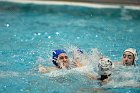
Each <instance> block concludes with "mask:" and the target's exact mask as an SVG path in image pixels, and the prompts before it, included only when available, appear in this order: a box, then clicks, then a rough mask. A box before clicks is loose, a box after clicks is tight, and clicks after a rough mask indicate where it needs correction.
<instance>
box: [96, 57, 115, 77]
mask: <svg viewBox="0 0 140 93" xmlns="http://www.w3.org/2000/svg"><path fill="white" fill-rule="evenodd" d="M98 68H99V71H98V74H99V75H110V74H111V73H112V62H111V60H110V59H109V58H105V57H103V58H101V59H100V61H99V64H98Z"/></svg>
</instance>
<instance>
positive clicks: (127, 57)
mask: <svg viewBox="0 0 140 93" xmlns="http://www.w3.org/2000/svg"><path fill="white" fill-rule="evenodd" d="M134 59H135V57H134V55H133V54H132V53H131V52H125V53H124V54H123V58H122V61H123V64H124V65H126V66H131V65H133V64H134Z"/></svg>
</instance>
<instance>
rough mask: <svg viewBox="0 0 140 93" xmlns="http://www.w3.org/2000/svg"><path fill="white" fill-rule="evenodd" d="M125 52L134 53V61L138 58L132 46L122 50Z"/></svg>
mask: <svg viewBox="0 0 140 93" xmlns="http://www.w3.org/2000/svg"><path fill="white" fill-rule="evenodd" d="M125 52H131V53H132V54H133V55H134V57H135V59H134V60H135V62H136V61H137V60H138V53H137V50H136V49H134V48H128V49H126V50H125V51H124V53H125Z"/></svg>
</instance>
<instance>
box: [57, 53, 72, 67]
mask: <svg viewBox="0 0 140 93" xmlns="http://www.w3.org/2000/svg"><path fill="white" fill-rule="evenodd" d="M58 64H59V65H60V64H61V65H63V66H64V67H68V66H69V60H68V56H67V54H66V53H61V54H60V55H58Z"/></svg>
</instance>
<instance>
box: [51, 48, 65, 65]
mask: <svg viewBox="0 0 140 93" xmlns="http://www.w3.org/2000/svg"><path fill="white" fill-rule="evenodd" d="M62 53H65V54H66V52H65V51H64V50H62V49H58V50H54V51H53V57H52V62H53V64H54V65H55V66H58V63H57V59H58V56H59V55H60V54H62Z"/></svg>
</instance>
